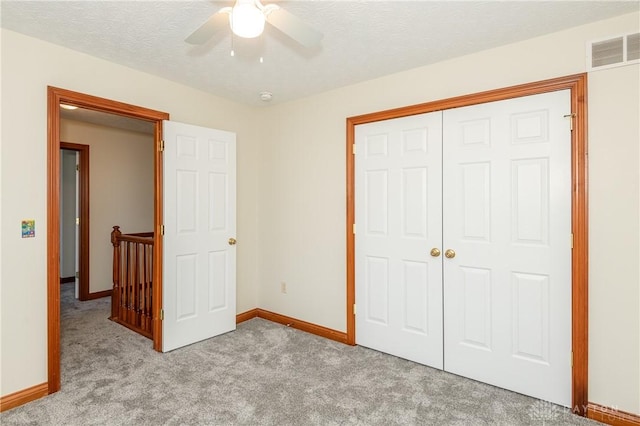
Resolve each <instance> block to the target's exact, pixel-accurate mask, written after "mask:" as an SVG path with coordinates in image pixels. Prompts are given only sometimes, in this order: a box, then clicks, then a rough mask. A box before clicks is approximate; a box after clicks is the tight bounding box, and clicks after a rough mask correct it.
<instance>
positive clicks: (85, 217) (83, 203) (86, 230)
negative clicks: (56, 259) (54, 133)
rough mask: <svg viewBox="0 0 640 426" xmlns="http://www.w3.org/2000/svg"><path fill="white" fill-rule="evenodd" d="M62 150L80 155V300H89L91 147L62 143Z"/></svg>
mask: <svg viewBox="0 0 640 426" xmlns="http://www.w3.org/2000/svg"><path fill="white" fill-rule="evenodd" d="M60 149H68V150H72V151H76V152H77V153H78V156H79V158H78V179H79V180H80V182H79V184H78V191H79V192H80V194H79V197H78V200H79V204H80V212H79V216H78V217H79V218H80V229H79V233H80V235H79V244H78V250H79V251H80V253H79V254H78V256H79V258H78V260H79V265H78V274H79V279H80V280H79V284H80V285H79V299H80V300H81V301H84V300H89V299H90V297H89V293H90V288H91V283H90V278H91V277H90V275H89V265H90V262H89V259H90V257H89V254H90V252H91V247H90V246H91V244H90V243H89V241H90V240H89V235H90V229H91V225H90V216H89V202H90V200H91V195H90V194H91V193H90V189H89V188H90V186H89V175H90V174H89V167H90V163H89V161H90V155H89V145H84V144H79V143H70V142H63V141H60Z"/></svg>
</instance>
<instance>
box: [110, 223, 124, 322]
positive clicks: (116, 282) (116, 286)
mask: <svg viewBox="0 0 640 426" xmlns="http://www.w3.org/2000/svg"><path fill="white" fill-rule="evenodd" d="M120 235H122V232H120V227H119V226H114V227H113V231H111V244H112V245H113V274H112V277H113V289H112V290H111V318H112V319H114V318H118V314H119V311H120Z"/></svg>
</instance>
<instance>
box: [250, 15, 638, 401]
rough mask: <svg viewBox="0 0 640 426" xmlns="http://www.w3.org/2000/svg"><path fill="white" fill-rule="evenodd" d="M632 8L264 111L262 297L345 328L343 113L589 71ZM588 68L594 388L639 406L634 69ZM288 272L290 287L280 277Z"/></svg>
mask: <svg viewBox="0 0 640 426" xmlns="http://www.w3.org/2000/svg"><path fill="white" fill-rule="evenodd" d="M639 27H640V20H639V15H638V14H630V15H625V16H621V17H618V18H615V19H610V20H605V21H600V22H597V23H593V24H590V25H585V26H581V27H576V28H573V29H570V30H567V31H563V32H559V33H556V34H552V35H548V36H544V37H539V38H535V39H531V40H527V41H524V42H520V43H517V44H512V45H507V46H503V47H500V48H496V49H492V50H487V51H484V52H479V53H476V54H473V55H468V56H464V57H460V58H457V59H453V60H449V61H445V62H441V63H438V64H435V65H431V66H427V67H422V68H416V69H412V70H409V71H406V72H402V73H398V74H394V75H390V76H386V77H383V78H380V79H376V80H372V81H368V82H364V83H361V84H357V85H352V86H348V87H345V88H341V89H338V90H333V91H329V92H325V93H322V94H320V95H317V96H313V97H309V98H306V99H302V100H299V101H294V102H290V103H287V104H282V105H274V106H273V107H270V108H269V109H268V110H267V111H265V113H264V114H263V115H262V116H261V120H262V128H264V131H263V140H262V142H261V144H260V148H261V157H262V159H263V161H262V163H261V165H262V167H261V170H260V188H259V189H260V190H259V197H260V198H259V215H258V221H259V224H258V230H259V232H260V235H259V247H260V253H261V255H260V258H259V265H258V272H259V274H258V275H259V277H260V286H259V291H260V294H259V298H258V305H259V306H260V307H261V308H264V309H267V310H270V311H274V312H278V313H281V314H284V315H289V316H292V317H296V318H299V319H302V320H305V321H309V322H312V323H316V324H320V325H323V326H326V327H330V328H333V329H337V330H341V331H345V329H346V295H345V274H346V267H345V263H346V262H345V250H346V248H345V226H346V225H345V211H346V193H345V182H346V181H345V161H346V160H345V155H346V154H345V152H346V149H345V128H346V126H345V119H346V117H349V116H354V115H360V114H365V113H370V112H375V111H380V110H384V109H389V108H396V107H402V106H407V105H412V104H417V103H422V102H427V101H432V100H439V99H445V98H449V97H453V96H459V95H465V94H470V93H476V92H480V91H483V90H489V89H495V88H500V87H507V86H511V85H515V84H521V83H527V82H532V81H538V80H544V79H549V78H554V77H560V76H565V75H570V74H575V73H581V72H585V71H586V64H585V50H586V42H587V41H590V40H593V39H598V38H604V37H607V36H611V35H618V34H621V33H627V32H628V33H631V32H637V31H639V29H640V28H639ZM639 70H640V66H638V65H633V66H627V67H625V68H618V69H611V70H606V71H598V72H594V73H592V74H591V75H590V76H589V77H590V80H589V99H588V101H589V108H590V111H589V134H590V137H589V146H590V148H591V151H592V152H591V156H590V172H589V178H590V217H591V220H590V228H591V234H590V247H591V252H590V257H589V264H590V292H591V295H590V318H589V321H590V322H589V325H590V360H589V399H590V401H592V402H596V403H600V404H605V405H609V406H614V407H617V408H619V409H622V410H626V411H630V412H634V413H640V374H639V373H638V359H639V358H640V326H639V318H638V316H639V313H638V312H639V311H640V304H639V300H640V294H639V293H640V288H639V287H640V278H639V275H638V268H637V265H638V259H639V257H640V256H639V251H638V250H639V242H640V241H639V239H640V236H639V233H638V213H639V212H638V203H639V191H638V182H639V178H638V169H639V167H640V163H639V155H638V139H639V138H638V104H639V103H640V99H639V91H638V78H639V73H640V71H639ZM283 281H284V282H286V283H287V294H282V293H281V292H280V283H281V282H283Z"/></svg>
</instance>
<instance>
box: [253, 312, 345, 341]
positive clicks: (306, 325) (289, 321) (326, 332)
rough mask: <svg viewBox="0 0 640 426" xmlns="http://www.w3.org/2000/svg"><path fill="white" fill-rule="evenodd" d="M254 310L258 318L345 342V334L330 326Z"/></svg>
mask: <svg viewBox="0 0 640 426" xmlns="http://www.w3.org/2000/svg"><path fill="white" fill-rule="evenodd" d="M256 311H257V317H258V318H262V319H265V320H268V321H272V322H277V323H279V324H283V325H286V326H287V327H291V328H295V329H297V330H301V331H306V332H307V333H311V334H315V335H316V336H320V337H324V338H326V339H330V340H335V341H336V342H340V343H347V334H346V333H343V332H341V331H337V330H333V329H331V328H327V327H323V326H321V325H316V324H312V323H310V322H306V321H302V320H299V319H295V318H291V317H288V316H285V315H280V314H276V313H275V312H269V311H265V310H264V309H256ZM250 312H251V311H250Z"/></svg>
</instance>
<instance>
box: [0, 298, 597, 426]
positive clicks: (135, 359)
mask: <svg viewBox="0 0 640 426" xmlns="http://www.w3.org/2000/svg"><path fill="white" fill-rule="evenodd" d="M72 287H73V286H65V290H64V294H63V307H62V390H61V391H60V392H57V393H55V394H53V395H50V396H48V397H45V398H42V399H40V400H37V401H34V402H31V403H29V404H26V405H23V406H21V407H18V408H15V409H13V410H9V411H6V412H4V413H1V414H0V423H1V424H2V425H23V424H30V425H83V426H84V425H165V424H167V425H235V424H242V425H399V424H402V425H509V426H511V425H535V424H538V425H543V424H545V425H553V424H558V425H585V426H586V425H595V424H596V423H595V422H592V421H589V420H586V419H584V418H581V417H577V416H574V415H572V414H570V413H569V412H567V411H566V410H564V409H562V408H560V407H557V406H554V405H551V404H547V403H543V402H541V401H537V400H534V399H532V398H528V397H525V396H523V395H519V394H515V393H512V392H509V391H506V390H503V389H498V388H495V387H492V386H489V385H485V384H482V383H478V382H475V381H473V380H468V379H464V378H460V377H457V376H454V375H452V374H448V373H445V372H442V371H439V370H435V369H432V368H428V367H425V366H422V365H419V364H415V363H412V362H409V361H405V360H402V359H399V358H395V357H393V356H389V355H385V354H382V353H379V352H376V351H372V350H369V349H366V348H362V347H350V346H346V345H343V344H340V343H336V342H333V341H330V340H326V339H323V338H320V337H316V336H313V335H310V334H307V333H304V332H301V331H298V330H294V329H290V328H287V327H284V326H281V325H278V324H274V323H271V322H268V321H264V320H260V319H253V320H250V321H247V322H245V323H242V324H239V326H238V329H237V330H236V331H235V332H232V333H229V334H226V335H223V336H219V337H216V338H213V339H209V340H207V341H204V342H200V343H197V344H194V345H191V346H188V347H186V348H182V349H178V350H176V351H173V352H171V353H167V354H159V353H157V352H154V351H153V350H152V348H151V341H150V340H148V339H145V338H143V337H141V336H138V335H137V334H135V333H133V332H131V331H129V330H128V329H126V328H124V327H122V326H119V325H117V324H114V323H112V322H111V321H109V320H107V316H108V315H109V309H110V300H109V299H100V300H96V301H90V302H82V303H80V302H77V301H75V300H74V299H73V298H72V294H71V292H72V290H73V289H72Z"/></svg>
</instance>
